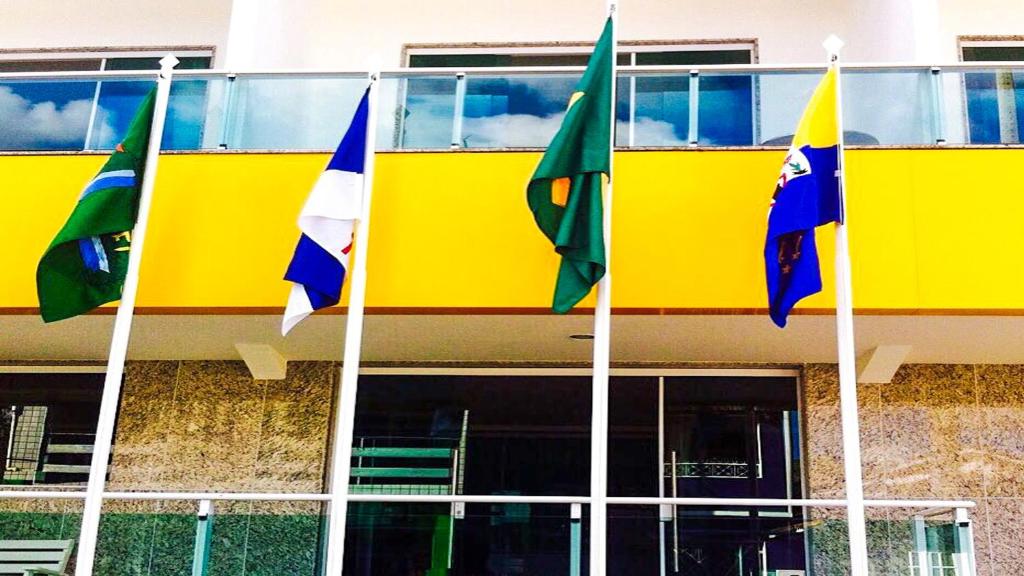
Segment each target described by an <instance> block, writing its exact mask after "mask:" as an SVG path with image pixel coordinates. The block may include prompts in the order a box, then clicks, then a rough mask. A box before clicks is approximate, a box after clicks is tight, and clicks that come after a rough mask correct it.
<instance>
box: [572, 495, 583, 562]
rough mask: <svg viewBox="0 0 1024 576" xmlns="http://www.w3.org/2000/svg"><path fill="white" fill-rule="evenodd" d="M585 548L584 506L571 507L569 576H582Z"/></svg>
mask: <svg viewBox="0 0 1024 576" xmlns="http://www.w3.org/2000/svg"><path fill="white" fill-rule="evenodd" d="M582 547H583V505H582V504H578V503H574V504H570V505H569V576H580V560H581V549H582Z"/></svg>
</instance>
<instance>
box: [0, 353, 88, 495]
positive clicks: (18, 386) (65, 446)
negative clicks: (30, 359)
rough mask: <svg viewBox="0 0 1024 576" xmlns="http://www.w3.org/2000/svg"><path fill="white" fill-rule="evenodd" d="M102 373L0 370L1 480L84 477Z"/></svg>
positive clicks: (83, 481) (56, 480) (72, 480)
mask: <svg viewBox="0 0 1024 576" xmlns="http://www.w3.org/2000/svg"><path fill="white" fill-rule="evenodd" d="M102 393H103V374H59V373H54V374H49V373H45V374H43V373H40V374H0V449H3V450H4V467H3V471H2V476H0V478H2V482H3V484H79V485H84V484H86V483H87V482H88V479H89V463H90V460H91V457H92V446H93V442H94V440H95V436H96V422H97V419H98V417H99V410H100V397H101V395H102Z"/></svg>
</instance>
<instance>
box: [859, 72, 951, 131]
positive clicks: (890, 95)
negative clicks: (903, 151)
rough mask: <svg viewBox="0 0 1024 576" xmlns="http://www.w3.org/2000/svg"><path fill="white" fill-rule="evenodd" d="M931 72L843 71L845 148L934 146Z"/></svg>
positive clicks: (934, 119)
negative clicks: (860, 146)
mask: <svg viewBox="0 0 1024 576" xmlns="http://www.w3.org/2000/svg"><path fill="white" fill-rule="evenodd" d="M932 99H933V92H932V78H931V72H929V71H928V70H926V69H923V70H909V71H897V70H879V71H858V70H843V122H844V127H843V129H844V130H845V132H846V134H845V143H846V144H847V145H876V144H882V145H912V144H934V143H935V140H936V137H937V134H936V133H935V130H934V126H935V121H936V118H935V117H934V115H933V109H934V108H933V100H932Z"/></svg>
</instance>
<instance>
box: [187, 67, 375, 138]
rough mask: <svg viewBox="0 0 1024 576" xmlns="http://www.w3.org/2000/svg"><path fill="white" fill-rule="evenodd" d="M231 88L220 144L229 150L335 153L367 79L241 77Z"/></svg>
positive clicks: (229, 88)
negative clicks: (222, 138)
mask: <svg viewBox="0 0 1024 576" xmlns="http://www.w3.org/2000/svg"><path fill="white" fill-rule="evenodd" d="M230 84H231V85H230V86H229V87H228V88H227V90H230V91H232V93H230V94H227V95H226V97H227V98H228V101H229V102H230V109H229V111H228V114H227V118H226V121H227V122H228V127H227V135H226V142H223V143H224V144H226V145H227V148H231V149H241V150H254V149H276V150H332V151H333V150H334V149H335V148H336V147H337V146H338V142H340V141H341V137H342V136H343V135H344V133H345V130H346V129H347V128H348V124H349V121H351V119H352V114H353V113H355V109H356V106H357V105H358V103H359V98H360V97H361V96H362V95H363V92H364V91H365V90H366V85H367V81H366V80H365V79H363V78H291V77H277V78H268V77H239V78H237V79H236V80H234V81H232V82H231V83H230ZM207 143H209V141H207Z"/></svg>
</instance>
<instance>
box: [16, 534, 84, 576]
mask: <svg viewBox="0 0 1024 576" xmlns="http://www.w3.org/2000/svg"><path fill="white" fill-rule="evenodd" d="M74 547H75V541H74V540H0V576H8V575H12V574H16V575H17V576H31V575H35V574H45V575H47V576H63V574H64V568H65V567H67V565H68V560H69V559H70V558H71V549H72V548H74Z"/></svg>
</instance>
